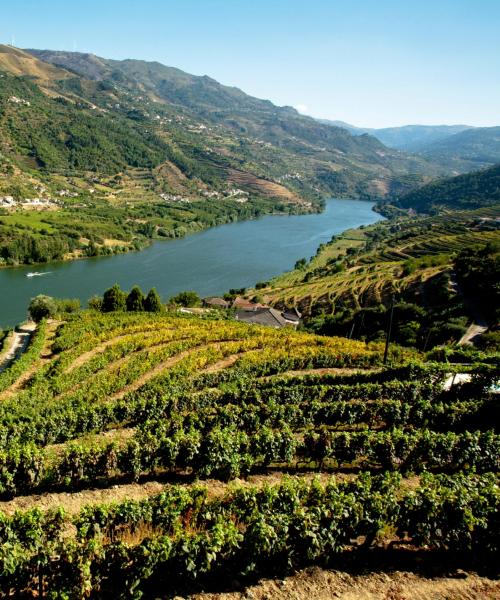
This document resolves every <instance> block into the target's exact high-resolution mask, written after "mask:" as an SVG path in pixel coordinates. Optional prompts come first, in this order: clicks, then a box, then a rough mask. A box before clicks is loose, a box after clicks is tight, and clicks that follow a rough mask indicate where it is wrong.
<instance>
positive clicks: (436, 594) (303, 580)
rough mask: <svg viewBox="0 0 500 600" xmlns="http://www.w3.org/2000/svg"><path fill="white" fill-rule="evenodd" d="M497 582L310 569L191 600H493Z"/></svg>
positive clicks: (468, 576) (499, 590)
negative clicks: (236, 590) (239, 589)
mask: <svg viewBox="0 0 500 600" xmlns="http://www.w3.org/2000/svg"><path fill="white" fill-rule="evenodd" d="M499 597H500V582H499V581H498V580H494V579H490V578H488V577H480V576H479V575H477V574H476V573H466V572H464V571H460V572H459V573H457V575H456V576H455V577H452V576H447V577H445V576H438V577H431V576H424V575H421V574H418V573H413V572H409V571H391V570H388V571H384V572H381V571H376V572H367V573H360V574H352V573H348V572H345V571H337V570H327V569H320V568H319V567H310V568H308V569H304V570H302V571H299V572H297V573H295V574H294V575H291V576H290V577H285V578H284V579H263V580H261V581H259V582H258V583H257V584H256V585H253V586H249V587H248V588H246V589H244V590H242V591H241V592H227V593H214V594H212V593H201V594H194V595H190V596H189V598H190V600H243V599H245V600H250V599H252V600H332V598H336V599H338V600H495V599H496V598H499Z"/></svg>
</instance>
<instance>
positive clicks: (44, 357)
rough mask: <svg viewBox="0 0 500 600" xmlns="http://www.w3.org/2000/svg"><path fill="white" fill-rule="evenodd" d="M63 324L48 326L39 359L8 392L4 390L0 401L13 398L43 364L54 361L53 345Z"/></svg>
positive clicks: (55, 322) (50, 324) (50, 322)
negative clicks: (58, 329) (57, 331)
mask: <svg viewBox="0 0 500 600" xmlns="http://www.w3.org/2000/svg"><path fill="white" fill-rule="evenodd" d="M61 323H62V321H49V323H48V326H47V335H46V338H45V342H44V345H43V348H42V351H41V352H40V357H39V359H38V360H37V361H35V362H34V363H33V365H31V367H30V368H29V369H28V370H27V371H25V372H24V373H22V374H21V375H20V376H19V378H18V379H16V381H14V383H13V384H12V385H11V386H10V387H8V388H7V389H6V390H4V391H3V392H1V393H0V400H5V398H8V397H10V396H12V395H13V394H15V393H16V392H17V391H18V390H20V389H22V388H23V387H24V384H25V383H26V382H27V381H29V379H30V378H31V377H32V375H34V374H35V373H36V371H37V370H38V369H39V368H40V365H41V364H44V363H47V362H50V361H51V360H52V358H53V356H54V355H53V353H52V348H51V344H52V341H53V339H54V337H55V334H56V330H57V328H58V327H59V325H60V324H61ZM33 331H34V330H33ZM30 339H31V336H30ZM28 343H29V339H28Z"/></svg>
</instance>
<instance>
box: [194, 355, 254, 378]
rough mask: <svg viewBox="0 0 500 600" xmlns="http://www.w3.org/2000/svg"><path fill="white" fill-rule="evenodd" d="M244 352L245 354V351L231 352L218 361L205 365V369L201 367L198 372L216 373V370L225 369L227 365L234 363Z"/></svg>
mask: <svg viewBox="0 0 500 600" xmlns="http://www.w3.org/2000/svg"><path fill="white" fill-rule="evenodd" d="M245 354H246V352H238V353H237V354H231V355H230V356H227V357H226V358H223V359H222V360H219V361H218V362H216V363H214V364H213V365H210V366H208V367H206V368H205V369H202V370H201V371H200V373H217V371H222V369H227V367H231V366H232V365H234V363H235V362H236V361H237V360H238V359H240V358H241V357H242V356H244V355H245Z"/></svg>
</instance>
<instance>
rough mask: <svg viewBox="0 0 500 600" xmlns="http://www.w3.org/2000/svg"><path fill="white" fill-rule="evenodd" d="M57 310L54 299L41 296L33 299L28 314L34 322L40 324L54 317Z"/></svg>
mask: <svg viewBox="0 0 500 600" xmlns="http://www.w3.org/2000/svg"><path fill="white" fill-rule="evenodd" d="M57 308H58V307H57V303H56V301H55V300H54V298H51V297H50V296H44V295H43V294H40V295H38V296H35V298H32V300H31V302H30V304H29V307H28V312H29V314H30V317H31V318H32V319H33V321H35V322H36V323H39V322H40V321H41V320H42V319H47V318H49V317H53V316H54V315H55V314H56V312H57Z"/></svg>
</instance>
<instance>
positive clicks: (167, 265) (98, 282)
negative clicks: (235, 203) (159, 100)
mask: <svg viewBox="0 0 500 600" xmlns="http://www.w3.org/2000/svg"><path fill="white" fill-rule="evenodd" d="M372 206H373V203H371V202H361V201H358V200H334V199H332V200H329V201H327V204H326V209H325V211H324V212H322V213H321V214H314V215H296V216H295V215H294V216H279V215H271V216H266V217H262V218H261V219H258V220H255V221H244V222H241V223H231V224H229V225H221V226H220V227H215V228H213V229H209V230H207V231H203V232H201V233H196V234H193V235H190V236H188V237H186V238H183V239H179V240H172V241H161V242H155V243H153V244H152V245H151V246H150V247H148V248H147V249H146V250H143V251H142V252H131V253H129V254H120V255H116V256H109V257H101V258H92V259H87V260H78V261H73V262H58V263H50V264H48V265H43V266H41V265H37V266H27V267H17V268H12V269H11V268H4V269H0V327H5V326H12V325H14V324H16V323H19V322H21V321H23V320H24V319H25V317H26V307H27V305H28V303H29V301H30V298H32V297H33V296H36V295H37V294H48V295H50V296H56V297H60V298H80V300H81V301H82V304H85V303H86V301H87V299H88V298H90V296H92V295H93V294H102V292H103V291H104V290H105V289H106V288H108V287H110V286H111V285H112V284H113V283H119V284H120V285H121V286H122V288H123V289H129V288H130V287H132V285H134V284H138V285H140V286H141V287H142V289H143V290H144V291H145V292H147V291H148V290H149V288H151V287H156V289H157V290H158V292H159V294H160V295H161V296H162V298H163V299H167V298H168V297H169V296H171V295H173V294H176V293H177V292H180V291H183V290H196V291H197V292H198V293H199V294H200V295H201V296H208V295H212V294H213V295H215V294H221V293H223V292H225V291H227V290H228V289H229V288H239V287H246V286H251V285H254V284H255V283H256V282H257V281H262V280H267V279H269V278H270V277H273V276H275V275H278V274H279V273H282V272H283V271H287V270H289V269H290V268H292V267H293V265H294V264H295V261H296V260H297V259H299V258H302V257H306V258H309V257H310V256H312V255H314V254H315V252H316V249H317V247H318V246H319V245H320V244H321V243H322V242H328V241H329V240H330V239H331V237H332V235H334V234H336V233H340V232H341V231H344V230H345V229H349V228H351V227H358V226H359V225H363V224H365V225H368V224H370V223H374V222H376V221H379V220H380V219H381V218H382V217H381V216H380V215H378V214H377V213H375V212H373V210H372ZM30 272H39V273H46V275H44V276H43V277H26V275H27V273H30Z"/></svg>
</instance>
